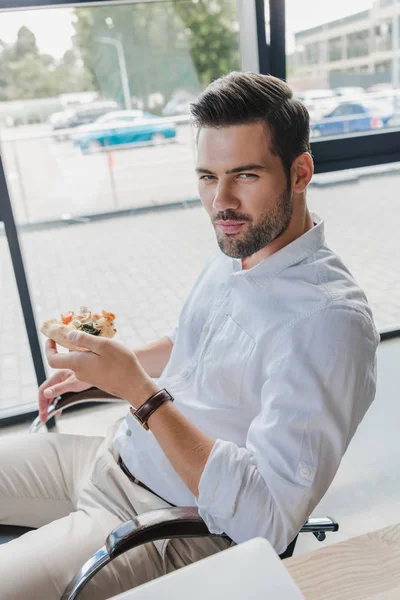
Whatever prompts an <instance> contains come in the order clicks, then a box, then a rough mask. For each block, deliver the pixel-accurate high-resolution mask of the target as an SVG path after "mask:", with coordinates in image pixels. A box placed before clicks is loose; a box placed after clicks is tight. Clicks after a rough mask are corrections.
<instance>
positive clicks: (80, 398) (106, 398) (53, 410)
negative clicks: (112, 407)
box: [29, 387, 126, 433]
mask: <svg viewBox="0 0 400 600" xmlns="http://www.w3.org/2000/svg"><path fill="white" fill-rule="evenodd" d="M84 402H106V403H109V402H126V401H125V400H123V399H122V398H117V397H116V396H113V395H112V394H109V393H108V392H104V391H103V390H99V389H98V388H96V387H91V388H89V389H88V390H85V391H84V392H67V393H66V394H63V395H62V396H58V398H56V399H55V401H54V402H53V403H52V404H50V405H49V407H48V409H47V420H49V419H51V417H54V416H55V415H56V414H57V413H59V412H61V413H62V412H63V411H64V410H65V409H66V408H69V407H70V406H76V405H77V404H83V403H84ZM45 426H46V423H42V421H41V420H40V419H39V417H36V419H35V420H34V421H33V423H32V425H31V426H30V428H29V433H37V432H38V431H39V429H41V427H45Z"/></svg>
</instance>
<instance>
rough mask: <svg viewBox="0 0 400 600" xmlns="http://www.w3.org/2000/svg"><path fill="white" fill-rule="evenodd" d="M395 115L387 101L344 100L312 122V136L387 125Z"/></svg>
mask: <svg viewBox="0 0 400 600" xmlns="http://www.w3.org/2000/svg"><path fill="white" fill-rule="evenodd" d="M392 115H393V109H392V107H391V106H390V104H388V103H386V102H377V101H373V100H365V101H364V100H363V101H360V102H343V103H341V104H339V106H337V107H336V108H335V109H334V110H333V111H331V112H329V113H328V114H327V115H325V116H324V117H323V118H322V119H320V120H318V121H315V122H314V123H311V136H312V137H320V136H326V135H341V134H345V133H355V132H357V131H368V130H370V129H380V128H381V127H385V126H386V125H387V124H388V122H389V120H390V118H391V117H392Z"/></svg>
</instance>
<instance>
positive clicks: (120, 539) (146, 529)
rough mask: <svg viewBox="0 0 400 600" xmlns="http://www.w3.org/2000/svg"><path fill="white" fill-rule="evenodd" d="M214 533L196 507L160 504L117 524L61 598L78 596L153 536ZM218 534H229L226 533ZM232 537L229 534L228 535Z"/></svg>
mask: <svg viewBox="0 0 400 600" xmlns="http://www.w3.org/2000/svg"><path fill="white" fill-rule="evenodd" d="M211 535H214V534H211V533H210V532H209V531H208V529H207V526H206V524H205V523H204V521H203V519H202V518H201V517H200V515H199V513H198V510H197V508H195V507H191V506H184V507H176V506H175V507H172V508H161V509H157V510H151V511H149V512H147V513H143V514H142V515H138V516H137V517H134V518H133V519H131V520H130V521H126V522H125V523H122V525H119V527H116V528H115V529H114V530H113V531H112V532H111V533H110V535H109V536H108V538H107V540H106V543H105V545H104V546H103V547H102V548H100V550H98V551H97V552H96V554H94V555H93V556H92V557H91V558H90V559H89V560H88V561H87V562H86V563H85V564H84V565H83V566H82V568H81V569H80V570H79V571H78V572H77V573H76V575H75V577H74V578H73V579H72V580H71V581H70V582H69V584H68V586H67V588H66V589H65V591H64V593H63V595H62V598H61V600H76V599H77V597H78V596H79V594H80V592H81V591H82V590H83V588H84V587H86V585H87V583H88V582H89V581H90V580H91V579H92V577H93V576H94V575H95V574H96V573H97V572H98V571H100V570H101V569H102V568H103V567H104V566H105V565H107V564H108V563H109V562H111V561H112V560H113V559H114V558H116V557H117V556H119V555H121V554H123V553H124V552H127V551H128V550H131V548H135V547H136V546H140V545H141V544H146V543H147V542H151V541H154V540H161V539H169V538H176V537H180V538H185V537H204V536H211ZM219 537H227V536H225V535H223V536H219ZM228 539H229V538H228Z"/></svg>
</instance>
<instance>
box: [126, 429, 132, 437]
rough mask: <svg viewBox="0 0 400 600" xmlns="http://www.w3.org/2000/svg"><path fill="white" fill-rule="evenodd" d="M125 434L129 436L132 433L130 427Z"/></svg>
mask: <svg viewBox="0 0 400 600" xmlns="http://www.w3.org/2000/svg"><path fill="white" fill-rule="evenodd" d="M126 435H127V436H128V437H130V436H131V435H132V431H131V430H130V429H128V430H127V432H126Z"/></svg>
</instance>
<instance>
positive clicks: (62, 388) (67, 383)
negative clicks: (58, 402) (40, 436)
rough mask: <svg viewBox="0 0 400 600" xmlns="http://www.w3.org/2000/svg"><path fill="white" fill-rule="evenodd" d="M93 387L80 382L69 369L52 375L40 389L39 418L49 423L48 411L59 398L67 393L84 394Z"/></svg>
mask: <svg viewBox="0 0 400 600" xmlns="http://www.w3.org/2000/svg"><path fill="white" fill-rule="evenodd" d="M90 387H91V385H90V383H85V382H83V381H79V380H78V379H77V378H76V377H75V373H74V372H73V371H71V370H69V369H60V370H59V371H56V372H55V373H53V375H51V376H50V377H49V378H48V379H46V381H45V382H44V383H42V385H41V386H40V388H39V416H40V420H41V421H42V422H43V423H45V422H46V421H47V409H48V407H49V406H50V404H52V403H53V401H54V400H55V398H57V396H61V394H65V393H66V392H83V391H85V390H88V389H89V388H90Z"/></svg>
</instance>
